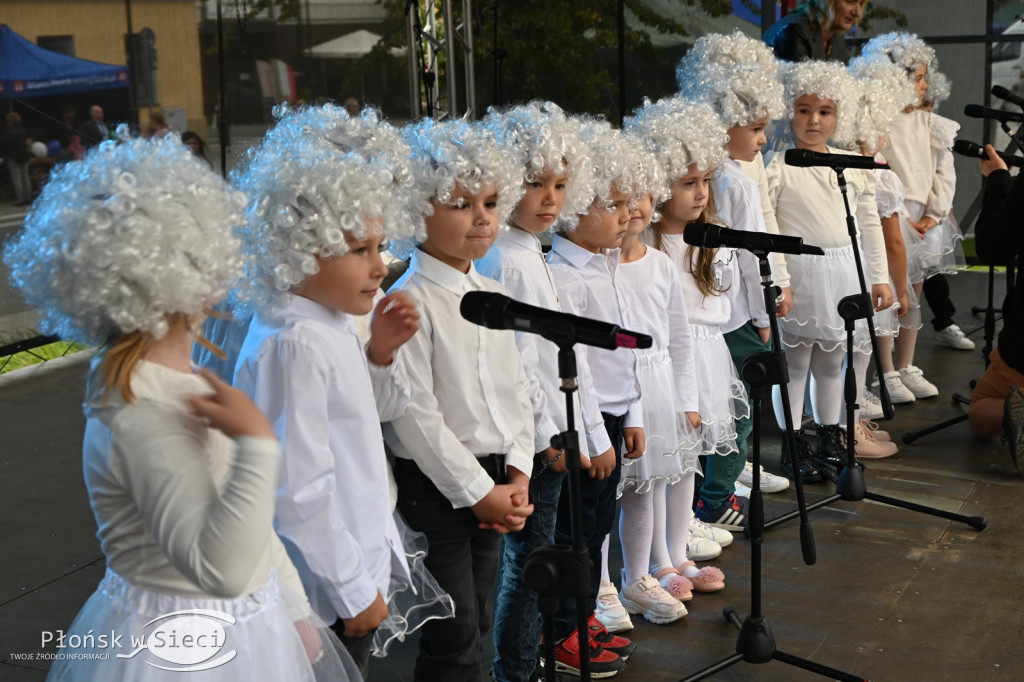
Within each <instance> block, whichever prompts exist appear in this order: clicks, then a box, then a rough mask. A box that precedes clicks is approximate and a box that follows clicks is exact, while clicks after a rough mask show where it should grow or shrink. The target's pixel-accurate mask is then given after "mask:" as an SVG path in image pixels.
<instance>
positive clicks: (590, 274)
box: [548, 235, 644, 428]
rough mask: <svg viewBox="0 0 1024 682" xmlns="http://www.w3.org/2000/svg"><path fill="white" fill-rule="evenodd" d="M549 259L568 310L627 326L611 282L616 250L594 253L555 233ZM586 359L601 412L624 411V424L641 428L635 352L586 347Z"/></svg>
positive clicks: (614, 412) (641, 409)
mask: <svg viewBox="0 0 1024 682" xmlns="http://www.w3.org/2000/svg"><path fill="white" fill-rule="evenodd" d="M548 264H549V265H550V266H551V272H552V273H553V274H554V276H555V286H556V288H557V289H558V294H559V297H560V300H561V302H562V306H563V309H564V310H565V311H566V312H569V313H572V314H573V315H580V316H582V317H589V318H592V319H595V320H601V321H602V322H610V323H612V324H617V325H621V326H623V327H626V328H628V326H627V325H626V324H625V320H624V316H623V309H624V304H623V301H622V299H621V297H620V292H619V288H618V286H616V284H615V271H616V268H617V267H618V264H619V250H618V249H608V250H604V251H602V252H600V253H592V252H590V251H587V250H586V249H584V248H583V247H581V246H577V245H576V244H574V243H573V242H571V241H569V240H568V239H566V238H565V237H562V236H561V235H555V236H554V238H552V240H551V251H550V253H548ZM634 331H635V330H634ZM587 362H588V363H589V364H590V373H591V376H592V377H593V379H594V390H595V391H597V402H598V406H599V407H600V409H601V411H602V412H606V413H608V414H611V415H614V416H616V417H621V416H623V415H625V416H626V420H625V426H626V427H627V428H628V427H643V423H644V420H643V405H642V404H641V402H640V382H639V381H638V380H637V374H636V370H637V358H636V353H635V352H634V351H633V350H631V349H628V348H616V349H615V350H605V349H604V348H596V347H594V348H588V349H587Z"/></svg>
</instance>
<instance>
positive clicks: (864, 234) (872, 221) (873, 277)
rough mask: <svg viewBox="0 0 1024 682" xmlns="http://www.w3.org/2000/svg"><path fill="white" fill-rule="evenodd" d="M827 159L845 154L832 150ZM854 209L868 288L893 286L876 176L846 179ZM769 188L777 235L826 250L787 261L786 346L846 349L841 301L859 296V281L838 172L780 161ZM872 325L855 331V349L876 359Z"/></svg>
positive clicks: (855, 174) (860, 173) (850, 174)
mask: <svg viewBox="0 0 1024 682" xmlns="http://www.w3.org/2000/svg"><path fill="white" fill-rule="evenodd" d="M828 151H829V153H842V150H839V149H832V148H831V147H830V148H829V149H828ZM844 176H845V178H846V184H847V193H848V197H849V203H850V209H851V211H852V212H853V213H854V219H855V222H856V228H857V237H858V248H859V251H860V253H861V261H862V263H863V268H864V278H865V282H864V284H865V286H866V288H867V291H869V292H870V290H871V286H872V285H875V284H888V283H889V267H888V264H887V262H886V257H885V239H884V237H883V235H882V226H881V223H880V222H879V220H878V206H877V205H876V203H875V187H876V185H877V183H878V181H877V180H876V179H875V176H874V174H873V173H871V172H870V171H864V170H855V169H850V170H847V171H846V172H845V173H844ZM768 186H769V195H770V197H771V200H772V204H773V205H774V206H775V215H776V218H777V219H778V224H779V231H780V232H781V233H782V234H787V235H793V236H797V237H802V238H803V239H804V242H805V243H806V244H810V245H814V246H819V247H821V248H822V249H823V250H824V252H825V255H824V256H814V255H791V254H787V255H786V264H787V266H788V268H789V276H790V286H791V290H792V292H793V308H792V310H791V311H790V313H789V314H788V315H787V316H786V317H784V318H781V319H780V320H779V325H780V327H781V331H782V336H783V342H784V343H785V344H786V345H788V346H793V347H795V346H798V345H803V346H815V345H817V346H819V347H821V348H822V349H823V350H825V351H832V350H835V349H836V348H842V349H844V350H845V349H846V323H845V321H844V320H843V318H842V316H841V315H840V313H839V310H838V306H839V302H840V300H841V299H843V298H844V297H846V296H849V295H852V294H859V293H861V283H860V277H859V275H858V272H857V266H856V260H855V255H854V251H853V246H852V243H851V240H850V234H849V231H848V229H847V226H846V208H845V205H844V201H843V196H842V193H841V191H840V188H839V182H838V178H837V175H836V173H835V172H834V171H833V170H832V169H830V168H824V167H811V168H803V167H795V166H789V165H787V164H785V163H784V161H783V154H778V155H776V156H775V157H774V158H773V159H772V160H771V161H770V162H769V164H768ZM870 344H871V339H870V336H869V334H868V329H867V321H866V320H865V319H859V320H857V321H856V324H855V331H854V350H855V351H858V352H870Z"/></svg>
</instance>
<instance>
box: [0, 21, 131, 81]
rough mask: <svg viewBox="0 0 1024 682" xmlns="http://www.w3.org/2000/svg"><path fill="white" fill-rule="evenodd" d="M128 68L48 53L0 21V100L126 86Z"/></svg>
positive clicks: (48, 51)
mask: <svg viewBox="0 0 1024 682" xmlns="http://www.w3.org/2000/svg"><path fill="white" fill-rule="evenodd" d="M128 85H129V78H128V67H127V66H116V65H113V64H101V63H100V62H92V61H89V60H87V59H78V58H76V57H69V56H67V55H64V54H60V53H58V52H51V51H50V50H46V49H43V48H41V47H39V46H38V45H35V44H33V43H32V42H30V41H28V40H26V39H25V38H23V37H22V36H20V35H18V34H17V33H15V32H14V31H12V30H11V29H10V27H8V26H7V24H0V99H26V98H29V97H43V96H46V95H64V94H68V93H74V92H85V91H91V90H108V89H113V88H127V87H128Z"/></svg>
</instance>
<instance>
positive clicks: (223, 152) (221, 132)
mask: <svg viewBox="0 0 1024 682" xmlns="http://www.w3.org/2000/svg"><path fill="white" fill-rule="evenodd" d="M217 77H218V78H219V79H220V82H219V83H218V86H217V90H218V92H217V94H218V96H219V97H220V111H219V112H218V113H217V141H218V142H219V143H220V174H221V177H223V178H227V177H228V144H227V138H228V136H227V132H228V119H227V111H228V97H227V93H226V92H225V90H224V83H225V82H226V80H227V78H226V77H225V75H224V17H223V16H222V13H221V0H217Z"/></svg>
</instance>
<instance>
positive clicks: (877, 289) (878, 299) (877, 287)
mask: <svg viewBox="0 0 1024 682" xmlns="http://www.w3.org/2000/svg"><path fill="white" fill-rule="evenodd" d="M871 301H872V302H873V303H874V304H875V310H876V311H879V310H885V309H886V308H891V307H892V289H890V288H889V285H888V284H872V285H871Z"/></svg>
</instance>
